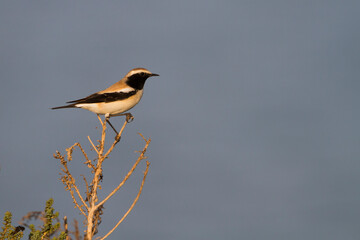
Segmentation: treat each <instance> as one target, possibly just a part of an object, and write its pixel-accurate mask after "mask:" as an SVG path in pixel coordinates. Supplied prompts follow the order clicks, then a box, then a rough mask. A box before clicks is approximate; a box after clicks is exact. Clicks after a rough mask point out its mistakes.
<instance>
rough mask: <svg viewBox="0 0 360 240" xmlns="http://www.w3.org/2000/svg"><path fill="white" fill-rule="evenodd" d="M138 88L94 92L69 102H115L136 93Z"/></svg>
mask: <svg viewBox="0 0 360 240" xmlns="http://www.w3.org/2000/svg"><path fill="white" fill-rule="evenodd" d="M136 92H137V90H134V91H130V92H111V93H101V94H98V93H94V94H91V95H90V96H87V97H85V98H81V99H78V100H74V101H70V102H67V103H73V104H79V103H99V102H115V101H119V100H124V99H127V98H129V97H131V96H133V95H135V94H136Z"/></svg>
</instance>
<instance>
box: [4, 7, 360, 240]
mask: <svg viewBox="0 0 360 240" xmlns="http://www.w3.org/2000/svg"><path fill="white" fill-rule="evenodd" d="M359 21H360V2H359V1H355V0H354V1H351V0H345V1H335V0H326V1H317V0H315V1H314V0H311V1H306V0H304V1H292V0H290V1H281V0H273V1H268V0H259V1H257V0H255V1H212V0H210V1H160V0H159V1H157V0H156V1H69V0H65V1H10V0H3V1H1V2H0V34H1V37H0V79H1V87H0V110H1V111H0V112H1V114H0V121H1V124H0V133H1V134H0V143H1V144H0V167H1V169H0V193H1V196H0V215H1V216H3V214H4V212H5V211H11V212H12V213H13V214H14V220H15V221H18V220H20V218H21V217H22V216H23V215H25V214H26V213H27V212H28V211H35V210H42V209H43V207H44V205H45V201H46V200H47V199H48V198H50V197H53V198H54V200H55V204H54V206H55V208H56V210H57V211H59V212H60V213H61V216H64V215H67V216H68V218H69V219H70V220H72V219H73V218H76V219H77V220H78V221H79V222H80V223H81V222H82V220H83V218H82V216H81V215H79V214H78V212H77V210H75V209H74V208H73V206H72V201H71V198H70V195H69V193H68V192H65V191H64V189H63V186H62V184H61V182H60V181H59V175H58V173H59V163H58V162H57V161H56V160H55V159H53V157H52V155H53V153H54V152H55V151H56V150H59V151H60V152H61V153H63V154H64V153H65V149H66V148H67V147H70V146H71V145H72V144H73V143H75V142H80V143H81V144H83V146H84V147H85V149H86V150H87V151H88V152H90V150H89V148H90V145H89V143H88V141H87V136H88V135H90V136H91V137H92V139H96V138H97V137H98V136H99V129H96V127H98V126H99V124H98V120H97V118H96V116H95V115H94V114H93V113H91V112H88V111H86V110H81V109H67V110H57V111H52V110H50V109H49V108H50V107H54V106H59V105H63V104H64V103H65V102H66V101H69V100H74V99H77V98H81V97H85V96H87V95H89V94H91V93H93V92H96V91H98V90H102V89H104V88H106V87H108V86H109V85H111V84H113V83H115V82H116V81H118V80H119V79H121V78H122V77H123V76H124V75H125V74H126V73H127V72H128V71H129V70H130V69H132V68H134V67H145V68H148V69H149V70H150V71H152V72H155V73H158V74H160V77H158V78H151V79H149V80H148V82H147V83H146V86H145V94H144V97H143V99H142V101H141V102H140V104H139V105H138V106H136V107H135V108H134V109H133V110H131V112H132V113H133V115H134V116H135V121H134V122H132V123H131V124H129V125H128V127H127V128H126V130H125V133H124V137H123V139H122V143H121V144H120V145H119V146H118V147H117V148H116V150H115V151H114V153H113V154H112V156H111V158H110V159H108V161H107V162H106V163H105V166H104V182H103V190H102V191H101V193H102V195H105V194H107V193H109V192H110V191H111V190H112V188H113V187H114V186H116V185H117V183H119V182H120V181H121V179H122V178H123V177H124V175H125V173H126V172H127V170H128V169H129V167H130V166H131V164H132V163H133V161H134V160H135V159H136V157H137V154H136V153H134V151H135V150H140V149H141V148H142V146H143V144H144V143H143V141H142V139H141V138H140V137H139V136H138V135H137V132H141V133H142V134H144V135H145V136H146V137H151V138H152V143H151V145H150V147H149V149H148V154H147V155H148V157H149V158H148V160H149V161H150V162H151V166H150V171H149V175H148V180H147V182H146V183H145V187H144V190H143V193H142V196H141V198H140V200H139V202H138V204H137V205H136V206H135V209H134V211H133V212H131V214H130V215H129V217H128V218H127V219H126V220H125V222H124V223H123V224H122V225H121V226H120V227H119V228H118V229H117V230H116V231H115V232H114V233H113V234H112V235H111V237H110V238H109V239H120V238H124V239H125V238H126V239H164V240H165V239H166V240H169V239H174V240H177V239H179V240H180V239H254V240H258V239H259V240H260V239H277V240H278V239H294V240H296V239H298V240H303V239H308V240H311V239H314V240H315V239H316V240H319V239H326V240H331V239H334V240H335V239H347V240H348V239H354V240H355V239H359V238H360V230H359V225H360V208H359V207H360V189H359V180H360V176H359V170H360V163H359V154H360V147H359V143H360V130H359V129H360V128H359V122H360V112H359V100H360V95H359V90H360V81H359V80H360V78H359V77H360V66H359V62H360V45H359V42H360V31H359ZM112 122H113V124H114V125H116V126H117V127H118V128H119V127H120V126H121V124H122V123H123V118H116V119H114V120H113V121H112ZM112 137H113V136H112V132H109V139H112ZM90 153H91V152H90ZM92 154H93V153H92ZM75 156H76V159H74V161H73V162H72V171H73V173H74V175H75V176H79V175H80V174H82V173H86V172H87V169H86V168H85V167H84V166H83V165H82V164H81V161H82V158H81V155H80V154H78V153H77V155H75ZM144 169H145V165H144V163H143V164H142V165H141V166H140V167H139V169H137V171H136V173H135V175H134V176H133V177H132V178H131V179H130V180H129V182H128V183H127V185H126V187H125V188H124V190H123V191H122V192H121V193H120V194H119V195H117V196H116V197H114V198H113V199H111V201H110V202H109V203H108V204H106V205H105V209H104V212H105V213H104V215H103V219H102V220H103V222H102V224H101V225H100V229H99V230H100V231H99V234H98V235H97V236H103V235H104V234H105V233H106V232H107V231H108V230H109V229H111V228H112V226H113V225H114V224H115V222H117V220H118V219H119V218H120V217H121V216H122V214H123V213H124V212H125V211H126V210H127V208H128V207H129V206H130V203H131V201H132V199H133V198H134V197H135V196H136V193H137V190H138V188H139V185H140V182H141V177H142V171H143V170H144ZM78 182H79V183H81V178H78Z"/></svg>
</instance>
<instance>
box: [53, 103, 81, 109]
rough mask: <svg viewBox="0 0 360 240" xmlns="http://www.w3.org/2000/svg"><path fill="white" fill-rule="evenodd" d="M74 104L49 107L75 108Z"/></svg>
mask: <svg viewBox="0 0 360 240" xmlns="http://www.w3.org/2000/svg"><path fill="white" fill-rule="evenodd" d="M75 105H76V104H69V105H65V106H60V107H53V108H51V109H53V110H54V109H60V108H76V106H75Z"/></svg>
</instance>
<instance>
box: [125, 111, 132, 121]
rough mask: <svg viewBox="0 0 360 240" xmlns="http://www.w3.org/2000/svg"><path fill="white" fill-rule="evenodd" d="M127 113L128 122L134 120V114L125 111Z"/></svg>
mask: <svg viewBox="0 0 360 240" xmlns="http://www.w3.org/2000/svg"><path fill="white" fill-rule="evenodd" d="M125 115H126V122H128V123H131V122H132V121H134V116H133V115H132V114H131V113H125Z"/></svg>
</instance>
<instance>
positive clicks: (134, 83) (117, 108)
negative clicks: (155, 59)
mask: <svg viewBox="0 0 360 240" xmlns="http://www.w3.org/2000/svg"><path fill="white" fill-rule="evenodd" d="M154 76H159V75H158V74H155V73H151V72H150V71H149V70H147V69H145V68H134V69H132V70H131V71H130V72H128V73H127V74H126V75H125V77H124V78H123V79H121V80H120V81H118V82H117V83H115V84H113V85H111V86H110V87H108V88H106V89H105V90H102V91H99V92H97V93H94V94H91V95H89V96H87V97H85V98H81V99H78V100H74V101H70V102H67V103H70V104H68V105H65V106H60V107H54V108H52V109H60V108H83V109H86V110H89V111H91V112H94V113H96V114H101V115H105V120H106V121H107V122H108V123H109V124H110V126H111V127H112V128H113V130H114V131H115V132H116V133H117V131H116V130H115V128H114V127H113V126H112V124H111V123H110V121H109V118H110V117H114V116H123V115H126V120H127V121H128V122H129V121H130V120H132V119H133V116H132V115H131V113H124V112H126V111H128V110H130V109H131V108H133V107H134V106H135V105H136V104H137V103H138V102H139V101H140V99H141V97H142V95H143V91H144V84H145V82H146V80H147V79H148V78H149V77H154Z"/></svg>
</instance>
